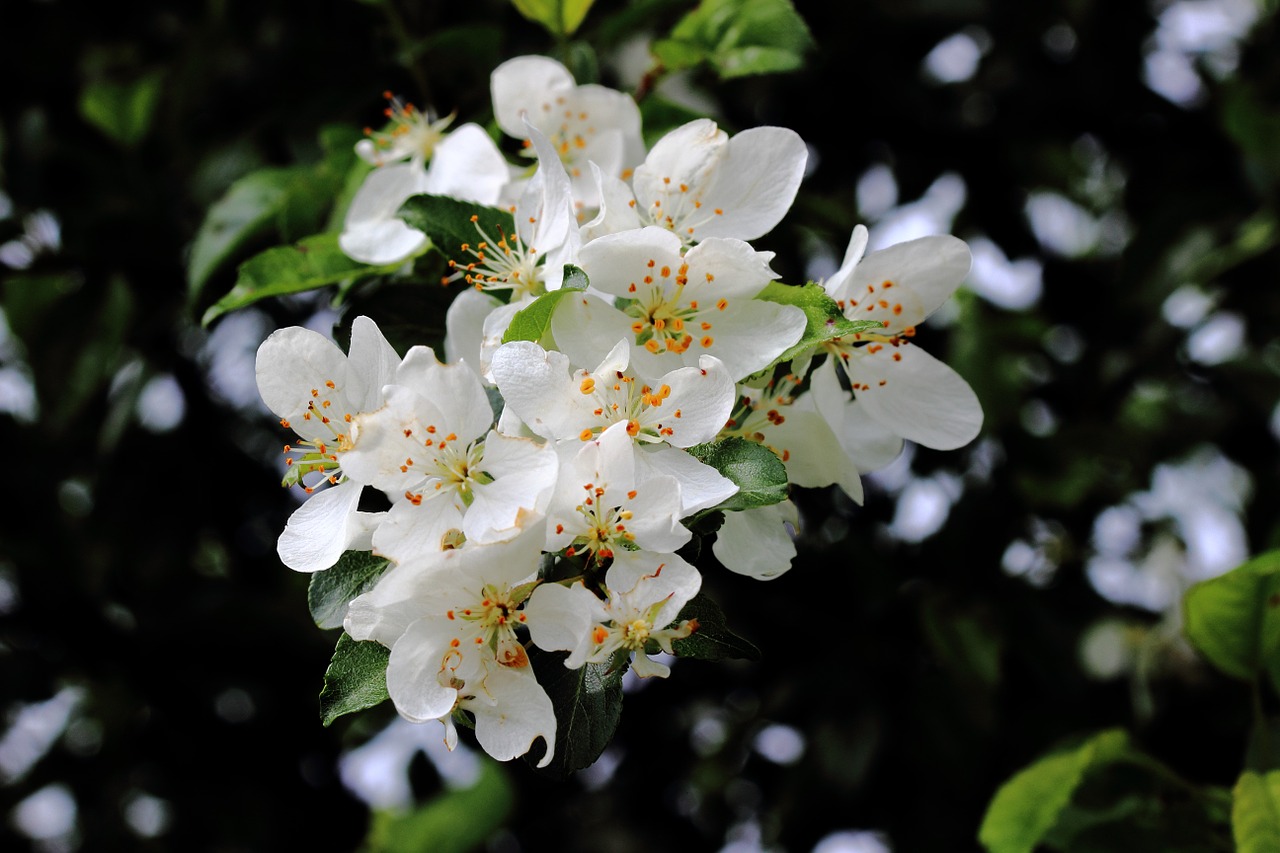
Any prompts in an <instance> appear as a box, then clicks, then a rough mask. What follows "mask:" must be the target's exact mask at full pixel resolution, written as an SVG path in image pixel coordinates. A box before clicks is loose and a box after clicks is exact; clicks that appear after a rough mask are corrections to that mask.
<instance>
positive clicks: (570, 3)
mask: <svg viewBox="0 0 1280 853" xmlns="http://www.w3.org/2000/svg"><path fill="white" fill-rule="evenodd" d="M594 2H595V0H511V5H512V6H515V7H516V10H517V11H518V12H519V13H520V14H521V15H524V16H525V17H526V18H528V19H529V20H530V21H533V22H534V23H536V24H542V26H544V27H546V29H547V32H549V33H551V35H553V36H556V37H563V36H571V35H573V34H574V33H575V32H576V31H577V29H578V27H580V26H582V20H583V18H585V17H586V16H587V12H588V11H589V10H590V9H591V6H592V4H593V3H594Z"/></svg>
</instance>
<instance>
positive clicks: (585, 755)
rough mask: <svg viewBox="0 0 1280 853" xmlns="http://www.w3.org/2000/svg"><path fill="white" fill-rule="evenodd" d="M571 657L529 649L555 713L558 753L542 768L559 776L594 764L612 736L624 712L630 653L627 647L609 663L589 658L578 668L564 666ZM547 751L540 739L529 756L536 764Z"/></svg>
mask: <svg viewBox="0 0 1280 853" xmlns="http://www.w3.org/2000/svg"><path fill="white" fill-rule="evenodd" d="M567 657H568V654H566V653H563V652H544V651H541V650H539V649H531V650H530V653H529V660H530V662H531V663H532V664H533V670H534V673H535V674H536V675H537V676H538V683H539V684H541V685H542V687H543V689H544V690H546V691H547V695H548V696H549V697H551V705H552V707H554V708H555V712H556V754H555V756H554V757H553V758H552V759H551V763H550V764H548V765H547V767H546V768H544V769H545V770H547V771H549V772H551V773H553V774H554V775H557V776H567V775H568V774H570V773H573V772H574V771H576V770H581V769H583V768H584V767H590V766H591V765H592V764H594V763H595V760H596V759H597V758H599V757H600V753H602V752H604V748H605V747H606V746H608V745H609V741H610V740H612V739H613V733H614V731H615V730H617V728H618V720H619V719H621V717H622V675H623V673H624V672H626V670H627V666H628V660H629V657H630V655H629V653H628V652H626V651H625V650H624V651H623V652H621V653H620V654H616V655H614V656H613V658H612V659H611V660H610V661H609V663H589V664H585V665H584V666H582V667H580V668H578V669H569V668H567V667H566V666H565V665H564V661H565V658H567ZM545 754H546V753H545V751H544V749H543V747H542V742H541V741H540V740H539V741H537V742H536V743H535V745H534V748H533V750H531V751H530V752H529V753H528V754H527V755H526V756H525V760H526V761H528V762H529V763H530V764H531V765H534V766H536V765H537V763H538V762H539V761H541V760H542V757H543V755H545Z"/></svg>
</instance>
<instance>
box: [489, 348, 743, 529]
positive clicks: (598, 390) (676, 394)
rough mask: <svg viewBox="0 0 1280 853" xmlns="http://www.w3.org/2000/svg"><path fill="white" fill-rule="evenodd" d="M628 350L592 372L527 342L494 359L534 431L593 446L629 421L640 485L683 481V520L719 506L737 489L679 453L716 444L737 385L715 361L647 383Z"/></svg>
mask: <svg viewBox="0 0 1280 853" xmlns="http://www.w3.org/2000/svg"><path fill="white" fill-rule="evenodd" d="M629 352H630V350H629V347H628V346H627V343H626V341H618V343H617V344H616V345H615V346H614V348H613V350H612V351H611V352H610V353H609V356H608V357H607V358H605V360H604V361H603V362H601V363H600V365H599V366H598V367H596V369H595V370H593V371H586V370H574V369H573V367H572V366H571V364H570V362H569V358H568V357H567V356H565V355H564V354H563V353H559V352H547V351H545V350H543V349H542V348H541V347H539V346H538V345H537V344H533V343H530V342H528V341H514V342H512V343H509V344H504V345H503V346H501V347H500V348H499V349H498V351H497V352H496V353H495V354H494V356H493V363H492V371H493V377H494V380H495V382H496V383H497V385H498V390H499V391H500V392H501V393H502V397H503V399H504V400H506V403H507V409H506V412H504V419H505V418H506V417H507V412H511V413H514V415H515V416H518V417H519V418H520V419H521V420H522V421H523V423H524V424H525V425H526V426H527V427H528V428H529V429H530V430H532V431H533V433H534V434H536V435H540V436H543V437H545V438H549V439H551V440H553V441H591V440H592V439H594V438H595V437H596V436H598V435H599V434H600V433H601V432H603V431H604V430H605V429H606V428H608V427H609V426H611V425H613V424H615V423H625V424H626V433H627V434H628V435H629V436H631V439H632V449H633V452H634V453H635V454H636V456H635V458H636V467H637V474H636V477H637V480H638V481H639V482H644V481H645V480H647V479H649V478H651V477H656V476H661V475H667V476H672V477H675V478H676V479H677V480H679V481H680V494H681V502H682V504H683V506H682V512H683V514H684V515H689V514H691V513H694V512H697V511H698V510H701V509H706V508H707V507H711V506H715V505H716V504H717V503H720V502H721V501H723V500H724V499H725V498H727V497H729V496H730V495H732V494H733V493H734V492H735V491H737V487H736V486H735V485H734V484H733V483H732V482H731V481H730V480H728V479H726V478H725V477H723V476H722V475H721V474H720V473H719V472H718V471H716V470H715V469H714V468H711V467H710V466H707V465H704V464H703V463H701V462H699V461H698V460H696V459H694V458H693V457H692V456H690V455H689V454H688V453H686V452H684V451H683V450H681V449H680V448H685V447H692V446H693V445H695V444H702V443H704V442H707V441H710V440H711V439H713V438H714V437H715V435H716V433H717V432H719V430H720V427H721V426H723V425H724V422H725V419H726V418H727V417H728V415H729V410H730V408H731V407H732V406H733V401H734V388H733V381H732V380H731V379H730V378H729V374H728V372H727V371H726V370H725V368H724V365H723V364H722V363H721V362H720V361H719V360H718V359H716V358H713V357H711V356H703V357H702V359H701V360H700V363H699V366H698V367H682V368H679V369H677V370H673V371H671V372H670V373H667V374H666V375H664V376H662V377H660V378H659V379H657V380H655V381H654V383H653V384H652V385H649V384H647V383H645V382H643V381H641V380H638V379H636V377H635V376H634V375H633V374H632V373H630V372H629V371H628V370H627V361H628V356H629Z"/></svg>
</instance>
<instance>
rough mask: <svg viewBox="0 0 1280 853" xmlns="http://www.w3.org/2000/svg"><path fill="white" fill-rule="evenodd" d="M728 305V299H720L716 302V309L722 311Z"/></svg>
mask: <svg viewBox="0 0 1280 853" xmlns="http://www.w3.org/2000/svg"><path fill="white" fill-rule="evenodd" d="M728 307H729V300H728V299H721V300H720V301H718V302H717V303H716V310H718V311H723V310H724V309H726V308H728Z"/></svg>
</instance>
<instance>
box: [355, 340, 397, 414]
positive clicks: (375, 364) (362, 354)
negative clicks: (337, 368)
mask: <svg viewBox="0 0 1280 853" xmlns="http://www.w3.org/2000/svg"><path fill="white" fill-rule="evenodd" d="M399 364H400V356H398V355H396V351H395V349H394V348H393V347H392V346H391V344H389V343H387V339H386V338H385V337H383V336H382V331H381V330H380V329H379V328H378V326H377V324H376V323H374V322H373V321H372V320H370V319H369V318H368V317H357V318H356V319H355V322H353V323H352V324H351V352H350V355H348V356H347V372H346V376H347V387H346V394H347V399H348V400H350V401H351V407H352V410H353V411H356V412H371V411H373V410H374V409H376V408H378V407H379V406H381V405H382V386H383V385H386V384H387V383H388V382H390V381H391V377H392V376H394V375H395V371H396V367H398V366H399Z"/></svg>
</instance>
